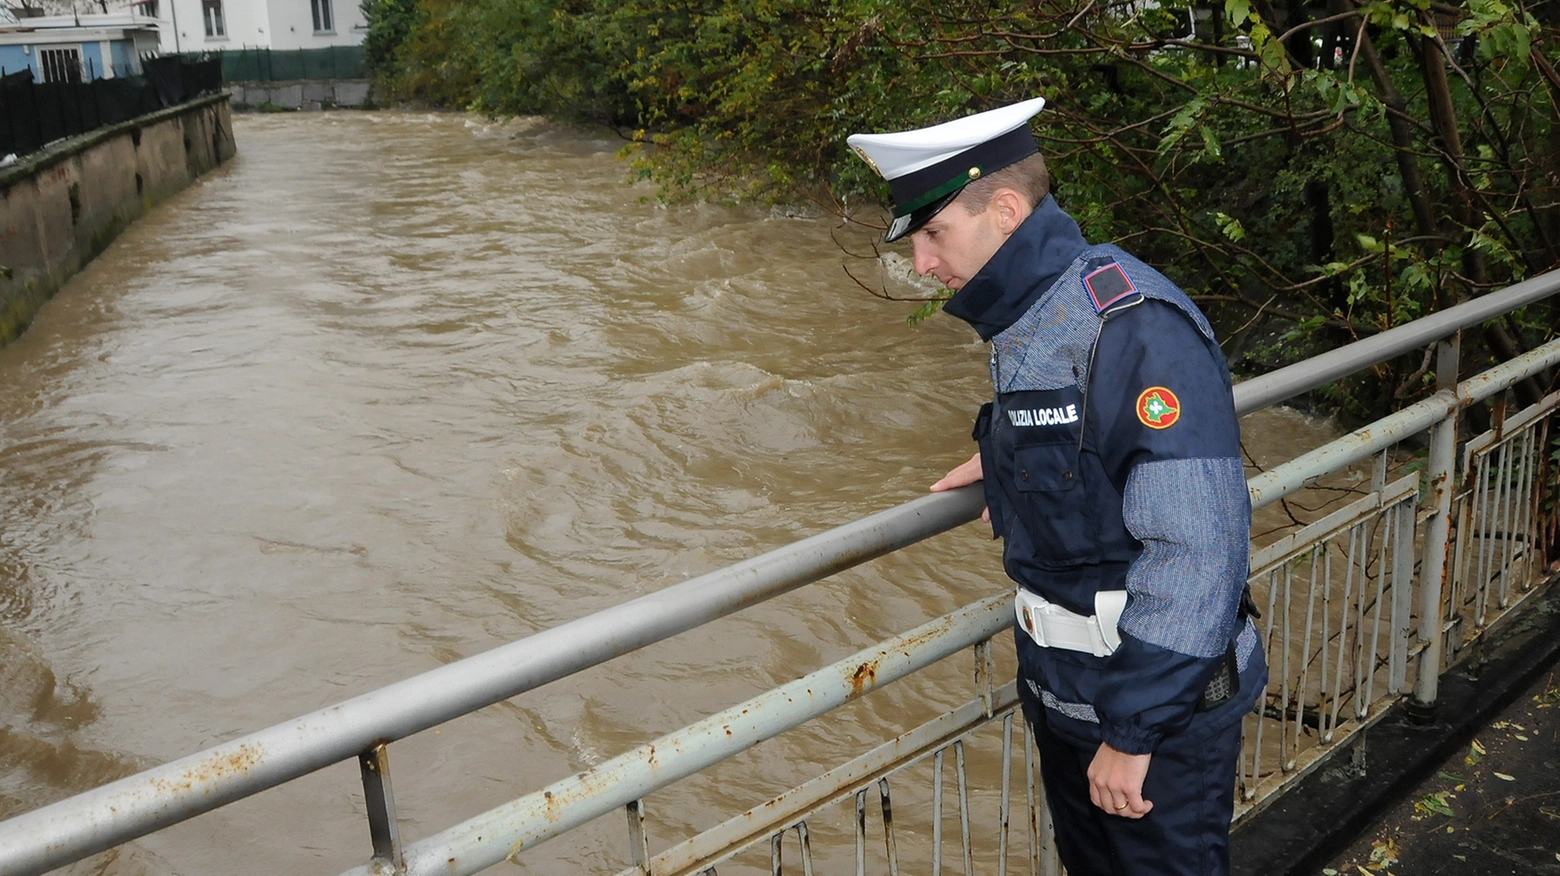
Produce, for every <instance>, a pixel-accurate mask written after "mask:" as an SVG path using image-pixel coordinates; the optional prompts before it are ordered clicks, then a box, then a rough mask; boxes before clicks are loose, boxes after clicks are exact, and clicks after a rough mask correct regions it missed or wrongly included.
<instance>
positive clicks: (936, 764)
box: [932, 748, 945, 876]
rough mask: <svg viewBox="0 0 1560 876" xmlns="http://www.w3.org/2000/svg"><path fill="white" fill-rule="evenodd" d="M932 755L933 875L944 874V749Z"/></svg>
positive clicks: (940, 875)
mask: <svg viewBox="0 0 1560 876" xmlns="http://www.w3.org/2000/svg"><path fill="white" fill-rule="evenodd" d="M944 750H945V749H941V748H939V749H937V752H936V753H935V754H933V755H932V876H942V823H943V806H942V786H943V751H944Z"/></svg>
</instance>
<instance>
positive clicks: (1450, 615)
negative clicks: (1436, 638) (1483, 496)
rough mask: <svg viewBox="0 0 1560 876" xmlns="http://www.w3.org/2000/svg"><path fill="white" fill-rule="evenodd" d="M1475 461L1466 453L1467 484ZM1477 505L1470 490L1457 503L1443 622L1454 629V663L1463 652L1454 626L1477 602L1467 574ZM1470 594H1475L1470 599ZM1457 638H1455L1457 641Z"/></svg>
mask: <svg viewBox="0 0 1560 876" xmlns="http://www.w3.org/2000/svg"><path fill="white" fill-rule="evenodd" d="M1472 461H1473V457H1472V455H1471V454H1470V453H1468V452H1467V451H1464V452H1463V462H1462V468H1461V469H1460V471H1462V472H1463V473H1464V482H1466V475H1467V472H1468V470H1469V466H1470V464H1471V463H1472ZM1477 503H1478V494H1477V493H1476V492H1475V491H1473V490H1470V491H1468V492H1467V493H1465V494H1464V495H1463V497H1462V499H1461V500H1460V501H1458V503H1457V540H1456V541H1455V542H1454V543H1453V544H1454V548H1453V553H1452V592H1451V596H1450V597H1448V598H1447V600H1446V611H1445V613H1444V618H1443V619H1444V620H1445V621H1447V622H1448V625H1449V626H1450V627H1451V628H1450V629H1449V630H1448V631H1447V642H1446V653H1447V659H1448V660H1450V659H1452V658H1453V657H1454V656H1455V655H1456V653H1457V651H1459V650H1461V648H1462V641H1461V640H1462V636H1461V634H1460V631H1459V630H1458V627H1459V626H1460V624H1457V625H1452V624H1451V622H1452V621H1455V620H1458V619H1459V618H1461V617H1462V616H1463V613H1464V612H1465V611H1466V610H1467V606H1468V603H1469V602H1471V601H1473V600H1476V599H1477V598H1478V590H1477V588H1475V587H1474V583H1473V580H1472V578H1471V577H1470V575H1469V572H1468V564H1469V562H1470V561H1471V559H1472V555H1473V550H1472V544H1471V543H1472V541H1473V514H1474V507H1475V505H1476V504H1477ZM1470 593H1471V594H1472V595H1471V596H1470ZM1454 637H1455V638H1454Z"/></svg>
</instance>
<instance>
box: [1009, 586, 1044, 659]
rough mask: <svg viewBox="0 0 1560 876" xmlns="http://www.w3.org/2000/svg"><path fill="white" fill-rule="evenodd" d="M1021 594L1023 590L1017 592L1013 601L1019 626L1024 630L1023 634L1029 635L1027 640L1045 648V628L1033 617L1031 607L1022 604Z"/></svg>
mask: <svg viewBox="0 0 1560 876" xmlns="http://www.w3.org/2000/svg"><path fill="white" fill-rule="evenodd" d="M1023 592H1024V591H1023V590H1019V591H1018V595H1017V596H1016V597H1015V599H1014V605H1015V606H1016V607H1017V608H1018V623H1019V626H1021V627H1023V628H1024V632H1026V633H1028V634H1029V638H1030V639H1032V640H1033V641H1034V643H1035V644H1036V645H1039V646H1040V647H1042V648H1044V647H1047V646H1046V643H1045V628H1044V627H1042V626H1040V619H1039V618H1037V617H1035V613H1034V610H1033V607H1032V606H1029V605H1025V604H1024V602H1025V600H1024V597H1023Z"/></svg>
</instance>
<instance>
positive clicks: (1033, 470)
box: [1013, 443, 1078, 493]
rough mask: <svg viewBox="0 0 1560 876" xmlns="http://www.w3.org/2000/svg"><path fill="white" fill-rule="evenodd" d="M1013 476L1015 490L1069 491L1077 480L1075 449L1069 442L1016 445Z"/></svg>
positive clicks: (1028, 491) (1024, 491)
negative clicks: (1028, 445) (1029, 445)
mask: <svg viewBox="0 0 1560 876" xmlns="http://www.w3.org/2000/svg"><path fill="white" fill-rule="evenodd" d="M1013 479H1014V482H1015V484H1016V485H1017V487H1018V490H1019V492H1023V493H1034V492H1041V493H1049V492H1057V491H1061V490H1070V489H1072V488H1073V485H1074V484H1077V483H1078V450H1077V447H1075V446H1074V445H1073V444H1071V443H1067V444H1040V445H1036V446H1033V447H1020V448H1018V449H1017V450H1015V451H1014V452H1013Z"/></svg>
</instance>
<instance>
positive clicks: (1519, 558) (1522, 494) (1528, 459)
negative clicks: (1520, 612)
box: [1512, 424, 1533, 592]
mask: <svg viewBox="0 0 1560 876" xmlns="http://www.w3.org/2000/svg"><path fill="white" fill-rule="evenodd" d="M1532 438H1533V426H1532V424H1529V426H1526V427H1524V429H1523V432H1521V433H1519V435H1518V436H1516V438H1515V440H1513V443H1519V444H1521V450H1519V452H1518V457H1516V464H1518V474H1516V488H1515V491H1516V496H1515V508H1513V510H1512V514H1513V519H1512V533H1513V536H1515V538H1516V550H1515V555H1513V558H1512V561H1513V564H1515V567H1513V569H1512V577H1513V578H1515V580H1516V588H1518V589H1521V591H1523V592H1526V591H1527V589H1529V575H1527V566H1529V558H1530V556H1532V547H1533V538H1532V535H1533V533H1532V530H1530V522H1532V521H1529V519H1527V510H1529V507H1530V503H1529V496H1530V494H1532V480H1533V468H1532V463H1533V443H1532Z"/></svg>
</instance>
